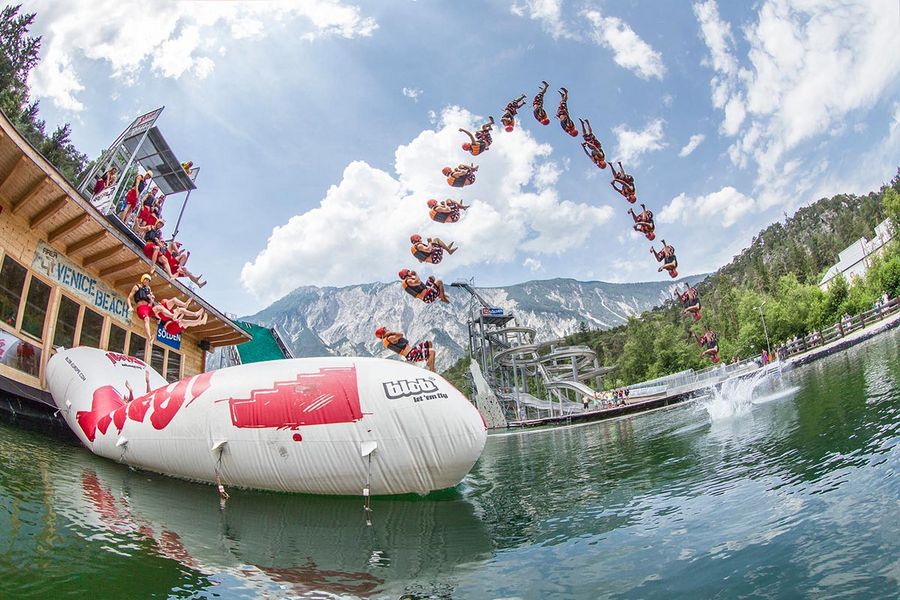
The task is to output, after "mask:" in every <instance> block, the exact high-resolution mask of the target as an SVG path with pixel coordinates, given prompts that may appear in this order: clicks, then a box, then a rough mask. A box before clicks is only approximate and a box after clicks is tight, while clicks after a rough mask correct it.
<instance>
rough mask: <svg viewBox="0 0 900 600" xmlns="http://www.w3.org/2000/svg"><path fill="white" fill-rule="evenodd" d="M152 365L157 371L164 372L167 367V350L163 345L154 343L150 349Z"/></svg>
mask: <svg viewBox="0 0 900 600" xmlns="http://www.w3.org/2000/svg"><path fill="white" fill-rule="evenodd" d="M150 366H151V367H153V370H154V371H156V372H157V373H162V372H163V371H164V370H165V368H166V351H165V349H163V347H162V346H157V345H156V344H153V348H152V349H151V350H150Z"/></svg>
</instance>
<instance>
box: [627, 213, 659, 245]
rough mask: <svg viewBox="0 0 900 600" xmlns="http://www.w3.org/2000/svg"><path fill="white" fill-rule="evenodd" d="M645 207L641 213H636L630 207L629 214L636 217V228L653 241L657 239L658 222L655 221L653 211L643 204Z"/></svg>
mask: <svg viewBox="0 0 900 600" xmlns="http://www.w3.org/2000/svg"><path fill="white" fill-rule="evenodd" d="M641 208H642V209H643V210H642V211H641V212H640V213H638V214H634V211H633V210H631V208H630V207H629V208H628V214H629V215H631V218H632V219H634V230H635V231H637V232H638V233H643V234H644V235H645V236H647V239H648V240H650V241H651V242H652V241H653V240H655V239H656V233H655V231H656V224H655V223H654V222H653V211H652V210H650V209H649V208H647V207H646V206H644V205H643V204H641Z"/></svg>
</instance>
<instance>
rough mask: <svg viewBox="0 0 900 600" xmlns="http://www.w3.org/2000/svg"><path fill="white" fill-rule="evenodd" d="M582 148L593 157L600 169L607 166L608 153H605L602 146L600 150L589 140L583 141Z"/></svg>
mask: <svg viewBox="0 0 900 600" xmlns="http://www.w3.org/2000/svg"><path fill="white" fill-rule="evenodd" d="M581 149H582V150H584V153H585V154H586V155H587V157H588V158H589V159H591V162H592V163H594V164H595V165H597V168H598V169H605V168H606V155H605V154H604V153H603V149H602V148H601V149H599V150H598V149H597V148H595V147H593V146H591V145H590V144H588V143H587V142H581Z"/></svg>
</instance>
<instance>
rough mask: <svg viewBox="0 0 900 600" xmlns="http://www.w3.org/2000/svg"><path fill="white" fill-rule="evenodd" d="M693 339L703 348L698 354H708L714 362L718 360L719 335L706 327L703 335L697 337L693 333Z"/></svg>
mask: <svg viewBox="0 0 900 600" xmlns="http://www.w3.org/2000/svg"><path fill="white" fill-rule="evenodd" d="M694 339H696V340H697V343H698V344H699V345H700V347H701V348H703V349H704V350H703V352H701V353H700V356H708V357H709V358H710V359H711V360H712V361H713V362H714V363H717V362H719V336H718V335H716V332H715V331H713V330H712V329H710V328H709V327H707V328H706V332H704V334H703V335H701V336H700V337H697V336H696V334H695V335H694Z"/></svg>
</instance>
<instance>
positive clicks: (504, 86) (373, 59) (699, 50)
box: [26, 0, 900, 314]
mask: <svg viewBox="0 0 900 600" xmlns="http://www.w3.org/2000/svg"><path fill="white" fill-rule="evenodd" d="M150 6H152V8H153V10H152V11H150V10H148V7H150ZM26 9H27V10H34V11H36V12H37V13H38V18H37V21H36V24H35V27H34V30H33V33H36V34H40V35H43V36H44V42H43V49H42V63H41V65H40V67H39V68H38V69H37V70H36V71H35V72H34V73H33V74H32V77H31V81H30V83H31V85H32V90H33V95H34V97H35V98H37V99H39V100H40V101H41V111H42V116H43V118H45V119H46V120H47V121H48V123H49V124H51V125H52V124H56V123H60V122H63V121H71V122H72V125H73V129H74V136H73V137H74V139H75V142H76V144H77V145H78V147H79V148H80V149H81V150H83V151H85V152H87V153H88V154H89V155H91V156H95V155H97V154H98V153H99V152H100V150H101V149H102V148H105V147H106V146H107V145H108V144H109V143H110V141H112V140H113V139H114V138H115V136H116V135H117V134H118V133H119V131H120V130H121V129H122V128H124V127H125V125H127V123H128V122H130V121H131V119H133V118H134V117H135V116H137V115H138V114H141V113H143V112H146V111H147V110H150V109H152V108H155V107H157V106H159V105H163V104H164V105H165V106H166V111H165V112H164V113H163V116H162V117H161V120H160V122H159V125H160V127H161V129H162V130H163V132H164V134H165V135H166V137H167V139H168V140H169V142H170V144H171V145H172V147H173V148H174V149H175V151H176V153H177V155H178V156H179V157H180V158H182V160H192V161H193V162H194V163H195V164H196V165H198V166H199V167H200V168H201V174H200V177H199V179H198V187H199V190H198V191H197V192H195V193H194V194H193V196H192V198H191V204H190V205H189V207H188V209H187V215H186V218H185V222H184V224H183V226H182V230H181V232H180V234H179V238H180V239H183V240H184V241H185V243H186V244H187V245H188V246H189V247H190V248H191V249H192V252H193V253H192V258H191V263H190V264H189V266H190V267H191V269H192V270H193V271H194V272H195V273H198V272H199V273H203V274H204V275H205V276H207V277H208V279H209V282H210V283H209V285H208V286H207V287H206V288H204V290H203V295H204V296H205V297H207V298H208V299H210V300H211V301H213V302H214V303H215V304H217V305H218V306H219V307H221V308H223V309H224V310H227V311H229V312H234V313H238V314H246V313H249V312H254V311H256V310H258V309H260V308H262V307H263V306H265V305H267V304H268V303H269V302H271V301H273V300H275V299H277V298H278V297H280V296H282V295H283V294H285V293H287V292H288V291H290V290H291V289H293V288H294V287H296V286H298V285H345V284H352V283H362V282H367V281H374V280H381V281H389V280H391V279H392V278H394V277H396V275H395V274H396V272H397V270H398V269H400V268H401V267H404V266H411V260H412V257H411V256H410V254H409V250H408V242H407V240H408V236H409V234H411V233H413V232H419V233H422V234H423V235H439V236H440V237H441V238H443V239H444V240H445V241H450V240H455V241H457V242H458V243H459V245H460V246H461V250H460V251H459V252H457V253H456V254H455V255H453V256H452V257H448V258H447V259H446V260H445V261H444V263H442V264H441V265H438V266H436V267H435V268H434V269H433V272H434V273H436V274H437V275H438V276H440V277H443V278H444V279H446V280H453V279H457V278H469V277H472V276H474V277H475V278H476V284H478V285H502V284H509V283H515V282H519V281H523V280H526V279H532V278H540V279H544V278H551V277H574V278H577V279H582V280H588V279H600V280H606V281H646V280H652V279H662V278H663V277H664V276H663V275H660V274H657V272H656V266H657V265H656V263H655V261H654V260H653V259H652V257H651V256H650V253H649V250H648V248H649V243H648V242H647V241H646V240H645V239H643V237H641V236H638V235H637V234H633V233H631V232H630V217H629V216H628V215H627V214H626V210H627V208H628V205H627V204H626V203H625V201H624V200H623V199H622V198H620V197H619V196H617V195H616V194H615V193H614V192H613V191H612V189H611V188H610V187H609V180H610V172H609V170H608V169H607V170H605V171H600V170H598V169H597V168H596V167H594V166H593V165H592V164H591V163H590V161H589V160H588V159H587V158H586V157H585V156H584V155H583V154H582V151H581V147H580V145H579V142H580V139H578V140H576V139H574V138H570V137H568V136H566V135H565V134H564V133H563V132H562V130H561V129H560V127H559V125H558V123H557V122H556V120H552V121H551V123H550V125H548V126H546V127H542V126H540V125H539V124H538V123H537V122H536V121H535V120H534V118H533V117H532V115H531V106H530V102H531V97H532V96H533V95H534V93H535V92H536V91H537V88H538V85H539V84H540V81H541V80H542V79H546V80H547V81H548V82H550V84H551V88H550V91H549V92H548V93H547V108H548V112H549V113H550V114H551V117H552V115H553V113H554V112H555V107H556V99H557V98H558V95H557V93H556V89H557V88H558V87H560V86H563V85H564V86H566V87H567V88H568V89H569V91H570V99H569V108H570V111H571V113H572V115H573V117H575V118H577V117H587V118H589V119H590V120H591V123H592V125H593V127H594V132H595V134H596V135H597V136H598V137H599V138H600V140H601V142H602V143H603V145H604V148H605V150H606V153H607V157H608V158H610V159H617V158H620V159H622V160H623V162H624V164H625V166H626V168H627V169H628V171H629V172H631V173H632V174H633V175H634V176H635V179H636V182H637V187H638V197H639V200H640V201H641V202H644V203H646V204H647V205H648V206H649V207H650V208H652V209H653V210H654V211H655V212H656V215H657V221H658V225H657V231H658V237H657V241H658V240H659V239H660V238H665V239H666V240H667V241H670V242H671V243H673V244H674V245H675V247H676V249H677V252H678V257H679V262H680V268H679V271H680V273H681V274H692V273H698V272H705V271H711V270H714V269H716V268H718V267H719V266H721V265H723V264H725V263H727V262H728V261H729V260H730V259H731V257H732V256H733V255H734V254H736V253H738V252H739V251H740V249H741V248H743V247H745V246H746V245H748V244H749V242H750V240H751V238H752V236H753V235H754V234H755V233H756V232H757V231H758V230H759V229H761V228H762V227H764V226H765V225H767V224H769V223H771V222H773V221H776V220H778V219H781V218H783V214H784V213H787V214H791V213H792V212H793V211H794V210H795V209H796V208H797V207H798V206H800V205H802V204H806V203H809V202H811V201H813V200H815V199H817V198H819V197H822V196H830V195H833V194H836V193H840V192H852V193H863V192H867V191H869V190H872V189H876V188H877V187H878V186H879V185H880V184H881V183H882V182H885V181H887V180H889V179H890V177H891V176H892V174H893V173H894V172H895V170H896V167H897V165H898V163H900V105H898V102H897V99H898V97H900V95H898V93H897V92H898V84H900V52H897V51H896V48H897V32H898V31H900V28H898V25H900V11H898V7H897V4H896V2H893V1H891V0H857V1H848V2H841V3H835V2H815V1H811V0H761V1H758V2H755V3H752V4H751V3H734V2H727V3H726V2H718V3H717V2H715V1H714V0H704V1H703V2H695V3H689V2H664V1H656V2H630V3H613V2H591V1H588V2H565V1H561V0H543V1H531V2H529V1H526V0H515V1H511V0H505V1H497V2H484V3H468V2H430V1H429V2H426V1H419V2H409V1H397V2H393V1H390V2H371V3H364V4H358V5H357V4H353V3H350V2H339V1H328V0H313V1H309V2H301V3H289V2H277V3H241V2H230V3H214V2H199V3H195V2H173V3H158V4H152V5H148V4H146V3H132V2H123V1H106V0H103V1H92V2H35V3H31V4H29V6H27V7H26ZM520 93H527V94H528V104H527V105H526V107H525V108H524V109H523V110H522V111H521V112H520V113H519V114H520V121H519V126H518V127H517V129H516V131H514V132H513V133H512V134H507V133H503V132H498V131H497V130H495V134H494V145H493V146H492V148H491V150H490V151H489V152H487V153H486V154H483V155H481V156H479V157H477V158H476V159H474V161H475V162H477V163H478V164H479V165H480V167H481V168H480V171H479V176H478V181H477V182H476V183H475V184H474V185H473V186H471V187H468V188H466V189H465V190H463V191H461V192H460V191H458V190H452V189H451V188H449V187H448V186H447V185H446V183H444V181H443V177H442V176H441V174H440V168H441V167H442V166H444V165H449V164H451V163H453V164H456V163H459V162H463V161H466V158H467V156H468V155H466V154H465V153H464V152H463V151H462V149H461V148H460V144H461V143H462V142H463V141H464V138H463V136H462V134H459V133H458V132H457V131H456V130H457V128H458V127H461V126H462V127H467V128H470V129H471V128H472V127H474V126H475V125H476V124H477V123H478V122H479V121H480V119H482V118H484V117H486V116H487V115H493V116H494V117H495V118H496V119H498V120H499V117H500V114H501V112H502V109H503V107H504V106H505V104H506V103H507V102H508V101H509V100H510V99H512V98H513V97H515V96H517V95H519V94H520ZM470 160H471V159H470ZM430 197H436V198H445V197H454V198H463V199H465V200H466V201H467V202H472V203H473V207H472V209H471V210H469V212H468V214H467V215H466V217H465V219H464V220H463V221H461V222H460V223H457V224H453V225H436V224H433V223H431V222H430V221H429V220H428V218H427V210H426V207H425V202H426V200H427V199H428V198H430ZM167 208H168V210H171V211H173V214H169V215H167V217H168V218H169V219H171V220H172V222H174V217H175V216H176V215H175V214H174V212H175V211H174V209H173V208H172V206H171V204H170V205H169V206H168V207H167Z"/></svg>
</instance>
